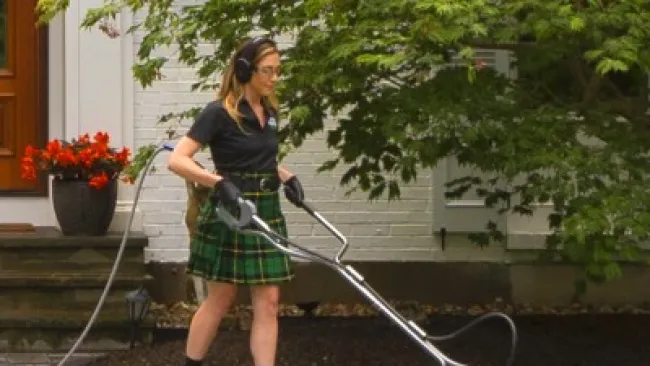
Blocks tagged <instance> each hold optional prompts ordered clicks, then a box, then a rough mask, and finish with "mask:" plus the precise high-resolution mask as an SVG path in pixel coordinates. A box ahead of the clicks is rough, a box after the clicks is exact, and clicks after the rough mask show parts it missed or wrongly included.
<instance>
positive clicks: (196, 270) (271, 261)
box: [187, 173, 294, 285]
mask: <svg viewBox="0 0 650 366" xmlns="http://www.w3.org/2000/svg"><path fill="white" fill-rule="evenodd" d="M259 175H260V174H259V173H257V174H254V173H251V174H248V176H258V177H259ZM242 195H243V196H244V198H245V199H248V200H250V201H251V202H253V203H255V205H256V207H257V214H258V216H259V217H260V218H261V219H262V220H264V221H265V222H266V223H267V224H268V225H269V226H270V227H271V229H273V230H274V231H275V232H276V233H278V234H280V235H282V236H284V237H286V236H287V226H286V221H285V218H284V215H283V213H282V210H281V207H280V197H279V193H278V192H277V191H271V192H257V191H256V192H247V191H244V192H242ZM187 273H188V274H190V275H194V276H198V277H202V278H204V279H205V280H207V281H216V282H227V283H234V284H241V285H263V284H279V283H282V282H287V281H290V280H291V279H292V278H293V276H294V273H293V269H292V266H291V259H290V257H289V255H287V254H285V253H283V252H281V251H280V250H278V249H277V248H276V247H275V246H273V244H271V243H269V242H268V241H267V240H266V239H264V238H263V237H260V236H257V235H252V234H243V233H241V232H237V231H233V230H231V229H230V228H228V226H226V225H225V224H224V223H223V222H222V221H221V220H219V218H218V217H217V214H216V212H215V205H214V203H213V202H212V201H211V200H206V202H205V203H204V204H203V205H202V207H201V211H200V213H199V216H198V218H197V230H196V235H195V236H194V238H193V239H192V240H191V242H190V256H189V260H188V266H187Z"/></svg>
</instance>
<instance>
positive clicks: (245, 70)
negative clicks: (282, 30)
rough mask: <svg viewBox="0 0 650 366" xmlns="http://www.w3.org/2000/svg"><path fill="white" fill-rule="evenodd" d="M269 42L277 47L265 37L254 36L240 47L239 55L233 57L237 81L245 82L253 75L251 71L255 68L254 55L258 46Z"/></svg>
mask: <svg viewBox="0 0 650 366" xmlns="http://www.w3.org/2000/svg"><path fill="white" fill-rule="evenodd" d="M264 43H269V44H271V45H272V46H274V47H277V46H276V44H275V42H273V41H272V40H271V39H269V38H266V37H255V38H253V39H251V40H250V41H248V42H247V43H246V45H244V47H242V49H241V51H240V52H239V55H237V56H236V57H235V65H234V67H235V77H236V78H237V81H238V82H240V83H242V84H246V83H248V82H249V81H250V80H251V77H252V76H253V71H254V69H255V60H254V58H255V55H256V54H257V50H258V49H259V47H260V46H261V45H262V44H264Z"/></svg>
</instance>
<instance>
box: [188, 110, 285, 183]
mask: <svg viewBox="0 0 650 366" xmlns="http://www.w3.org/2000/svg"><path fill="white" fill-rule="evenodd" d="M238 109H239V112H240V113H241V114H242V115H243V116H244V117H243V118H242V123H241V127H242V129H243V130H244V131H243V132H242V129H240V127H239V126H238V125H237V122H236V121H235V120H234V119H233V118H231V117H230V115H228V112H227V111H226V109H225V108H224V106H223V104H222V102H221V101H213V102H210V103H208V104H207V105H206V106H205V107H204V108H203V110H202V111H201V112H200V113H199V115H198V116H197V117H196V119H195V120H194V123H193V124H192V126H191V127H190V129H189V131H188V132H187V136H188V137H190V138H192V139H193V140H195V141H197V142H199V143H201V144H202V145H204V146H205V145H208V146H209V148H210V153H211V155H212V160H213V161H214V166H215V169H217V171H219V172H241V171H247V172H251V171H258V172H268V171H277V167H278V160H277V156H278V150H279V149H278V140H277V129H278V117H277V114H276V113H275V111H274V110H273V109H272V108H269V107H266V106H265V118H266V123H265V124H264V127H262V126H261V125H260V122H259V121H258V119H257V116H256V115H255V113H254V112H253V109H252V108H251V106H250V105H249V103H248V102H247V101H246V100H242V102H241V103H240V104H239V106H238Z"/></svg>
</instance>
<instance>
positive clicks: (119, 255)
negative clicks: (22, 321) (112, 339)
mask: <svg viewBox="0 0 650 366" xmlns="http://www.w3.org/2000/svg"><path fill="white" fill-rule="evenodd" d="M164 150H167V151H172V150H174V148H173V147H171V146H169V145H167V144H164V145H163V146H162V147H160V148H158V149H156V151H154V153H153V155H151V158H149V161H148V162H147V165H146V166H145V168H144V170H143V171H142V173H141V176H140V181H139V183H138V186H137V188H136V190H135V197H134V198H133V206H132V207H131V214H130V216H129V221H128V224H127V226H126V229H124V235H123V236H122V242H121V243H120V249H119V250H118V252H117V257H116V258H115V262H114V263H113V269H112V270H111V273H110V275H109V276H108V281H106V286H105V287H104V292H103V293H102V296H101V297H100V298H99V301H98V302H97V306H96V307H95V311H94V312H93V314H92V315H91V316H90V320H88V324H87V325H86V328H85V329H84V330H83V332H82V333H81V335H80V336H79V338H78V339H77V341H76V342H75V344H74V345H73V346H72V348H70V351H68V353H67V354H66V355H65V356H64V357H63V358H62V359H61V361H59V363H58V364H57V366H63V365H65V363H66V361H67V360H68V359H69V358H70V357H71V356H72V355H73V354H74V353H75V352H76V351H77V348H79V346H80V345H81V343H82V342H83V341H84V339H85V338H86V336H87V335H88V332H89V331H90V328H91V327H92V325H93V323H94V322H95V321H96V320H97V316H98V315H99V312H100V310H101V308H102V306H103V305H104V302H105V301H106V297H107V296H108V292H109V291H110V289H111V285H112V284H113V280H114V279H115V274H116V273H117V269H118V268H119V266H120V262H122V255H124V249H125V248H126V241H127V239H128V238H129V234H130V233H131V226H132V225H133V218H134V216H135V209H136V207H137V204H138V199H139V198H140V192H141V191H142V183H143V182H144V179H145V177H146V176H147V172H148V170H149V169H150V168H151V165H152V164H153V162H154V158H155V157H156V156H157V155H158V154H160V152H162V151H164Z"/></svg>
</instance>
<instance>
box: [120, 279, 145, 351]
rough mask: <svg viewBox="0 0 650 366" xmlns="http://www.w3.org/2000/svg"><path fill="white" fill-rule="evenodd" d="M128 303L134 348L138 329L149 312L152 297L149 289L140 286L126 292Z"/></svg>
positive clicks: (131, 346)
mask: <svg viewBox="0 0 650 366" xmlns="http://www.w3.org/2000/svg"><path fill="white" fill-rule="evenodd" d="M125 297H126V304H127V306H128V309H129V320H130V322H131V345H130V348H133V346H134V345H135V340H136V338H137V335H138V330H139V328H140V325H141V324H142V321H143V320H144V317H145V316H146V315H147V313H148V312H149V306H150V304H151V299H150V297H149V293H148V292H147V290H146V289H145V288H144V287H142V286H140V287H139V288H138V289H137V290H134V291H130V292H128V293H127V294H126V296H125Z"/></svg>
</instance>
